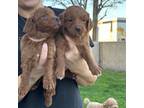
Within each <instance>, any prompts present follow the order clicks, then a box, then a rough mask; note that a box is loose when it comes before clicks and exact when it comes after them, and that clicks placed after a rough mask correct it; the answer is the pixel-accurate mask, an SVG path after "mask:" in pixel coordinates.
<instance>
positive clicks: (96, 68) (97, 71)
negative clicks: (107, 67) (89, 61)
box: [90, 65, 102, 76]
mask: <svg viewBox="0 0 144 108" xmlns="http://www.w3.org/2000/svg"><path fill="white" fill-rule="evenodd" d="M90 70H91V72H92V74H93V75H98V76H100V75H101V74H102V68H101V67H100V66H98V65H95V66H93V67H91V69H90Z"/></svg>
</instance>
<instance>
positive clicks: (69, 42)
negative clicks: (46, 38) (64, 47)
mask: <svg viewBox="0 0 144 108" xmlns="http://www.w3.org/2000/svg"><path fill="white" fill-rule="evenodd" d="M65 39H66V41H67V43H68V45H69V48H70V49H73V48H75V43H74V42H73V41H72V39H70V37H68V36H65Z"/></svg>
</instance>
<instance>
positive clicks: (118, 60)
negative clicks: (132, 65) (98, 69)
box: [99, 42, 126, 71]
mask: <svg viewBox="0 0 144 108" xmlns="http://www.w3.org/2000/svg"><path fill="white" fill-rule="evenodd" d="M99 63H100V65H101V66H102V67H103V68H104V69H113V70H120V71H126V44H125V42H101V43H100V44H99Z"/></svg>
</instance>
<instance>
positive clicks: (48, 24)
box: [24, 8, 60, 33]
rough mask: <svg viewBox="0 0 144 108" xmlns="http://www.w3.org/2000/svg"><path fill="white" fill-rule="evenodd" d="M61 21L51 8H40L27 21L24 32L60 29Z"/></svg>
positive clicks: (49, 31) (47, 31) (48, 31)
mask: <svg viewBox="0 0 144 108" xmlns="http://www.w3.org/2000/svg"><path fill="white" fill-rule="evenodd" d="M59 25H60V21H59V19H58V17H56V16H55V14H54V12H53V11H52V10H51V9H49V8H39V9H37V10H36V11H35V12H34V14H33V15H32V16H31V17H30V18H29V19H28V20H27V21H26V24H25V27H24V32H25V33H36V31H40V32H46V33H51V32H55V30H58V28H59Z"/></svg>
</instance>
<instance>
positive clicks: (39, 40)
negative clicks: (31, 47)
mask: <svg viewBox="0 0 144 108" xmlns="http://www.w3.org/2000/svg"><path fill="white" fill-rule="evenodd" d="M28 38H29V39H30V40H32V41H34V42H41V41H44V40H45V39H46V38H42V39H35V38H32V37H28Z"/></svg>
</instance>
